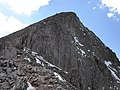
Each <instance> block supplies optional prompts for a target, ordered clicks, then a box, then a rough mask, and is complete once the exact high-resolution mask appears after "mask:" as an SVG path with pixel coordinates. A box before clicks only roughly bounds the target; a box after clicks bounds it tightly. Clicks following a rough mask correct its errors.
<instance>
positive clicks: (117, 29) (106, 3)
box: [0, 0, 120, 58]
mask: <svg viewBox="0 0 120 90" xmlns="http://www.w3.org/2000/svg"><path fill="white" fill-rule="evenodd" d="M67 11H68V12H69V11H73V12H75V13H76V14H77V15H78V16H79V18H80V20H81V21H82V22H83V24H84V25H85V26H87V27H88V28H89V29H90V30H92V31H93V32H94V33H95V34H96V35H97V36H98V37H99V38H100V39H101V40H102V41H103V42H104V43H105V44H106V45H107V46H109V47H110V48H111V49H112V50H113V51H114V52H116V54H117V56H118V57H119V58H120V47H119V46H120V40H119V37H120V0H0V37H3V36H5V35H8V34H10V33H12V32H15V31H17V30H20V29H21V28H24V27H26V26H28V25H30V24H32V23H35V22H37V21H40V20H42V19H44V18H46V17H48V16H51V15H54V14H55V13H59V12H67Z"/></svg>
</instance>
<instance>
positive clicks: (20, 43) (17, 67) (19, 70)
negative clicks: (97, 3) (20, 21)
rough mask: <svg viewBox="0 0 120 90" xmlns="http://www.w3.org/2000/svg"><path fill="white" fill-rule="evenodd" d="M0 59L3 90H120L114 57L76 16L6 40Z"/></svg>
mask: <svg viewBox="0 0 120 90" xmlns="http://www.w3.org/2000/svg"><path fill="white" fill-rule="evenodd" d="M0 56H1V58H0V64H1V65H0V90H119V89H120V62H119V60H118V58H117V57H116V55H115V53H114V52H112V50H110V49H109V48H108V47H107V46H105V45H104V43H103V42H102V41H101V40H100V39H99V38H98V37H97V36H96V35H95V34H94V33H93V32H92V31H90V30H89V29H88V28H87V27H85V26H84V25H83V24H82V23H81V22H80V20H79V18H78V17H77V16H76V14H75V13H72V12H66V13H59V14H56V15H54V16H52V17H48V18H46V19H44V20H42V21H40V22H37V23H35V24H32V25H30V26H28V27H26V28H24V29H22V30H20V31H18V32H15V33H13V34H11V35H8V36H6V37H3V38H1V39H0ZM30 88H31V89H30Z"/></svg>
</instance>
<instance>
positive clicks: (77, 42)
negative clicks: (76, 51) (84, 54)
mask: <svg viewBox="0 0 120 90" xmlns="http://www.w3.org/2000/svg"><path fill="white" fill-rule="evenodd" d="M74 40H75V43H76V44H78V45H80V46H82V47H83V46H84V45H83V44H81V43H80V42H79V41H78V39H77V37H74Z"/></svg>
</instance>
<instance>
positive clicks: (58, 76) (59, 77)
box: [54, 72, 66, 81]
mask: <svg viewBox="0 0 120 90" xmlns="http://www.w3.org/2000/svg"><path fill="white" fill-rule="evenodd" d="M54 75H55V76H56V77H57V78H58V79H59V80H61V81H66V80H64V79H63V78H62V77H61V76H60V75H59V74H58V73H56V72H54Z"/></svg>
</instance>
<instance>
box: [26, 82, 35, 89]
mask: <svg viewBox="0 0 120 90" xmlns="http://www.w3.org/2000/svg"><path fill="white" fill-rule="evenodd" d="M27 84H28V88H27V90H36V88H35V87H33V86H32V85H31V84H30V83H29V82H27Z"/></svg>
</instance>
